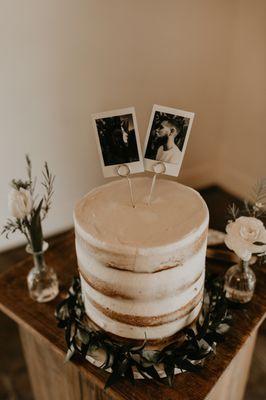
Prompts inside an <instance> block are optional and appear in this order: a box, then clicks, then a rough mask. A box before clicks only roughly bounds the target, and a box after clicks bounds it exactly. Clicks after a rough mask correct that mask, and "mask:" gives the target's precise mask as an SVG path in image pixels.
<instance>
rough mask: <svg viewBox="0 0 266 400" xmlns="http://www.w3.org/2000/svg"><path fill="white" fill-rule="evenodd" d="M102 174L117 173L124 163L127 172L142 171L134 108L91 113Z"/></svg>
mask: <svg viewBox="0 0 266 400" xmlns="http://www.w3.org/2000/svg"><path fill="white" fill-rule="evenodd" d="M92 119H93V127H94V131H95V134H96V142H97V147H98V151H99V156H100V160H101V165H102V169H103V175H104V177H106V178H108V177H112V176H118V172H117V171H118V168H119V166H121V165H126V166H127V167H128V168H129V172H130V174H135V173H138V172H143V171H144V165H143V157H142V152H141V146H140V140H139V132H138V126H137V120H136V114H135V109H134V107H130V108H124V109H121V110H114V111H108V112H103V113H99V114H94V115H92Z"/></svg>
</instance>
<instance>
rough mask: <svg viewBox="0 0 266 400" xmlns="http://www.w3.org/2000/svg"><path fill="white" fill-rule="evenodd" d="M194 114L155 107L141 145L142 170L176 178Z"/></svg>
mask: <svg viewBox="0 0 266 400" xmlns="http://www.w3.org/2000/svg"><path fill="white" fill-rule="evenodd" d="M193 119H194V113H193V112H188V111H183V110H179V109H175V108H169V107H164V106H159V105H156V104H155V105H154V106H153V109H152V113H151V117H150V122H149V126H148V130H147V135H146V140H145V145H144V166H145V169H146V170H147V171H151V172H154V173H158V172H157V171H156V170H158V167H159V166H162V165H164V167H165V168H164V170H163V171H161V173H162V174H165V175H171V176H178V174H179V171H180V168H181V165H182V161H183V158H184V154H185V151H186V146H187V142H188V138H189V135H190V131H191V127H192V123H193Z"/></svg>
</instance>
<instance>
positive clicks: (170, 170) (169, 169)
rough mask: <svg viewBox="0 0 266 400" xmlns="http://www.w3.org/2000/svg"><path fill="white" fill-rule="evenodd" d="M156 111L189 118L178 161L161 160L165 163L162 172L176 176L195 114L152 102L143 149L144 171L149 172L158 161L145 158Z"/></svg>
mask: <svg viewBox="0 0 266 400" xmlns="http://www.w3.org/2000/svg"><path fill="white" fill-rule="evenodd" d="M156 111H158V112H164V113H167V114H172V115H174V116H180V117H185V118H189V125H188V129H187V132H186V137H185V141H184V145H183V148H182V153H181V157H180V160H179V163H178V164H170V163H167V162H163V164H164V165H165V172H163V173H162V174H164V175H171V176H176V177H177V176H178V174H179V171H180V168H181V165H182V162H183V158H184V154H185V152H186V147H187V142H188V139H189V135H190V131H191V127H192V124H193V120H194V116H195V114H194V113H193V112H190V111H184V110H180V109H177V108H171V107H165V106H160V105H158V104H154V106H153V108H152V112H151V116H150V121H149V125H148V130H147V133H146V138H145V143H144V149H143V154H144V167H145V170H146V171H151V172H154V166H155V165H156V164H158V161H157V160H151V159H150V158H145V154H146V150H147V146H148V141H149V137H150V134H151V128H152V124H153V120H154V115H155V113H156Z"/></svg>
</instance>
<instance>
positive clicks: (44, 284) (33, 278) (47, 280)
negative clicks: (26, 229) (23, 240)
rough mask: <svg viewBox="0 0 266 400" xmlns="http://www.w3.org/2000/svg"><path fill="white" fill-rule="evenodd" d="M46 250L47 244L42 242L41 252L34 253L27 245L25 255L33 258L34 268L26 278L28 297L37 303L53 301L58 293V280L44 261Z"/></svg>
mask: <svg viewBox="0 0 266 400" xmlns="http://www.w3.org/2000/svg"><path fill="white" fill-rule="evenodd" d="M47 249H48V243H46V242H43V249H42V251H39V252H35V251H33V250H32V248H31V247H30V246H29V245H28V246H27V247H26V251H27V253H29V254H31V255H32V256H33V262H34V267H33V268H32V269H31V270H30V272H29V273H28V276H27V283H28V289H29V293H30V297H31V298H32V299H33V300H35V301H37V302H38V303H45V302H47V301H50V300H53V299H54V298H55V297H56V296H57V294H58V292H59V288H58V280H57V276H56V273H55V272H54V270H53V268H52V267H50V266H48V265H47V264H46V262H45V259H44V253H45V251H46V250H47Z"/></svg>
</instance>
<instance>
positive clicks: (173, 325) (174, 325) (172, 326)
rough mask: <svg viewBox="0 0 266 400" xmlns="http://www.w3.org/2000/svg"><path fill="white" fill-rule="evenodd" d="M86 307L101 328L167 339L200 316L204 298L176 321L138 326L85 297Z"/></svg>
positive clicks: (136, 336)
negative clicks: (106, 311)
mask: <svg viewBox="0 0 266 400" xmlns="http://www.w3.org/2000/svg"><path fill="white" fill-rule="evenodd" d="M84 303H85V309H86V310H89V314H88V316H89V318H90V319H91V320H92V321H94V322H95V324H96V325H98V326H99V327H100V328H102V329H104V330H105V331H107V332H111V333H113V334H114V335H116V336H120V337H124V338H130V339H136V340H144V339H145V338H147V339H149V340H158V339H165V338H168V337H170V336H173V335H174V334H175V333H176V332H178V331H180V330H181V329H182V328H184V327H185V326H187V325H189V324H191V323H192V322H193V321H194V320H195V319H196V317H197V316H198V314H199V312H200V310H201V306H202V299H201V300H200V302H199V303H198V305H197V306H196V307H195V308H193V309H192V310H191V311H190V312H188V313H187V314H186V315H184V316H183V317H181V318H178V319H175V320H174V321H171V322H168V323H163V324H160V325H157V326H141V327H140V326H136V325H131V324H125V323H123V322H119V321H117V320H116V319H113V318H110V317H108V316H106V315H105V314H103V313H102V312H101V311H99V310H98V309H97V308H95V307H94V306H93V305H92V304H91V303H89V301H88V300H87V298H86V297H85V299H84Z"/></svg>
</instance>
